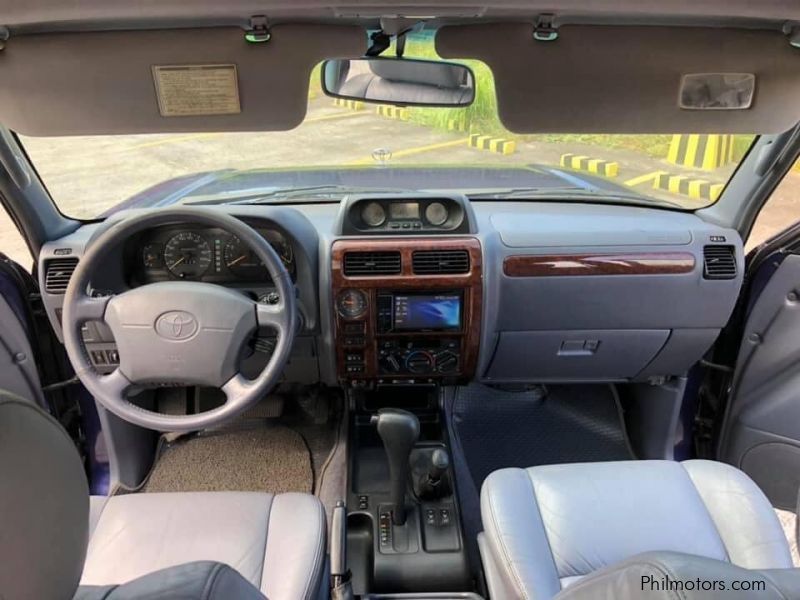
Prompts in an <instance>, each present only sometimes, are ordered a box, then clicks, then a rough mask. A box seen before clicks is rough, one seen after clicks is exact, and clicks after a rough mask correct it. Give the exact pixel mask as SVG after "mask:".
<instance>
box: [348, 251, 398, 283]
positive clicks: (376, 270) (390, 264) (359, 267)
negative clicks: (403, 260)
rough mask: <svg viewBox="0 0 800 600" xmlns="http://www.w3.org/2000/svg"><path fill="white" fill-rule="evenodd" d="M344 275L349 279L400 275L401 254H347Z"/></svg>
mask: <svg viewBox="0 0 800 600" xmlns="http://www.w3.org/2000/svg"><path fill="white" fill-rule="evenodd" d="M344 274H345V275H346V276H348V277H359V276H367V277H368V276H377V275H399V274H400V252H397V251H386V252H347V253H345V255H344Z"/></svg>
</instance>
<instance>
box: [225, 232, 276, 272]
mask: <svg viewBox="0 0 800 600" xmlns="http://www.w3.org/2000/svg"><path fill="white" fill-rule="evenodd" d="M222 260H223V261H224V262H225V266H226V267H228V268H229V269H230V270H231V272H233V273H234V274H235V275H238V276H239V277H241V278H243V279H264V278H265V277H267V275H268V272H267V267H265V266H264V263H263V262H262V261H261V259H260V258H258V256H256V253H255V252H253V251H252V250H251V249H250V247H249V246H247V245H246V244H244V243H242V240H240V239H239V238H238V237H235V236H234V237H231V238H230V239H229V240H228V243H227V244H225V250H224V251H223V253H222Z"/></svg>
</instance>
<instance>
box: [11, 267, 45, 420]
mask: <svg viewBox="0 0 800 600" xmlns="http://www.w3.org/2000/svg"><path fill="white" fill-rule="evenodd" d="M24 303H25V297H24V296H23V292H22V291H21V290H20V289H19V285H18V283H17V281H16V280H15V279H14V278H13V277H11V276H10V273H8V272H6V271H5V269H0V389H3V390H6V391H9V392H12V393H14V394H17V395H18V396H20V397H22V398H25V399H27V400H30V401H31V402H34V403H36V404H37V405H39V406H42V407H44V398H43V396H42V386H41V382H40V381H39V372H38V369H37V367H36V361H35V358H34V356H35V355H34V353H33V348H32V347H31V342H30V340H31V335H30V332H29V331H28V328H29V327H30V324H29V323H27V321H26V320H25V314H26V313H25V311H26V310H27V308H26V306H25V304H24Z"/></svg>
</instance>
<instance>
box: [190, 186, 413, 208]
mask: <svg viewBox="0 0 800 600" xmlns="http://www.w3.org/2000/svg"><path fill="white" fill-rule="evenodd" d="M415 191H416V190H412V189H401V188H379V187H358V186H355V187H354V186H350V185H341V184H327V185H309V186H302V187H291V188H277V189H276V188H265V189H256V190H247V191H245V192H242V193H239V194H237V193H236V192H223V193H221V194H216V195H213V196H212V195H209V196H195V197H194V198H191V197H189V198H187V201H186V202H184V204H265V203H268V202H275V203H278V202H280V201H281V200H288V199H292V202H293V203H297V202H298V198H301V199H302V198H308V199H309V200H310V201H312V200H313V201H319V198H320V197H322V196H333V197H335V198H336V200H337V201H338V199H339V198H341V197H342V196H345V195H347V194H370V193H373V194H381V193H395V194H407V193H410V192H415Z"/></svg>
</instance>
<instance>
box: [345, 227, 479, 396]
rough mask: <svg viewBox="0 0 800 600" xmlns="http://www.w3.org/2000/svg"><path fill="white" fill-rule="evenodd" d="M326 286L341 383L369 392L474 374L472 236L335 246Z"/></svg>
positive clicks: (475, 262)
mask: <svg viewBox="0 0 800 600" xmlns="http://www.w3.org/2000/svg"><path fill="white" fill-rule="evenodd" d="M332 286H333V298H334V302H335V305H336V306H335V311H336V317H335V322H336V350H337V369H338V376H339V379H340V380H341V381H342V382H344V383H347V384H350V385H352V386H354V387H371V386H374V385H379V384H390V383H404V384H408V383H449V382H457V381H460V380H466V379H469V378H471V377H472V376H473V374H474V371H475V364H476V362H477V357H478V345H479V337H480V327H481V303H482V262H481V248H480V243H479V242H478V240H476V239H475V238H470V237H464V238H448V239H432V238H425V239H423V238H397V239H358V240H356V239H348V240H339V241H336V242H335V243H334V245H333V248H332Z"/></svg>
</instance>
